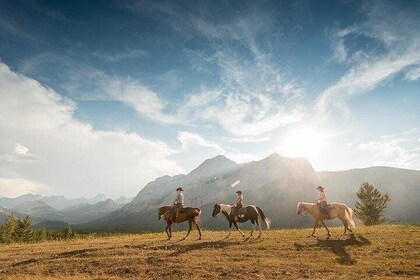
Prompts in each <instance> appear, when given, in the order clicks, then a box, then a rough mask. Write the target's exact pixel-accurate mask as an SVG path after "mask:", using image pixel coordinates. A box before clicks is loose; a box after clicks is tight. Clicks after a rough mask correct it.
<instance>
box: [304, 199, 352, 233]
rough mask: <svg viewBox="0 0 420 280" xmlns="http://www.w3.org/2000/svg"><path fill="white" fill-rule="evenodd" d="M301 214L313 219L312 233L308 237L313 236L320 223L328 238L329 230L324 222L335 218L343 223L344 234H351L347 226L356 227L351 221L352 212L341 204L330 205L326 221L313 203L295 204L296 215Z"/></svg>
mask: <svg viewBox="0 0 420 280" xmlns="http://www.w3.org/2000/svg"><path fill="white" fill-rule="evenodd" d="M302 212H306V213H308V214H311V215H312V216H313V217H314V219H315V223H314V230H313V231H312V234H311V235H310V236H315V230H316V227H317V226H318V225H319V223H321V224H322V225H323V226H324V227H325V229H326V230H327V233H328V236H331V234H330V231H329V229H328V228H327V226H326V225H325V223H324V220H333V219H335V218H338V219H340V220H341V221H342V222H343V225H344V234H346V233H347V230H349V231H350V232H352V230H351V229H350V228H349V224H350V226H351V227H353V228H354V227H356V225H355V224H354V221H353V218H352V216H353V210H351V208H350V207H347V206H346V205H345V204H342V203H331V204H330V208H329V219H326V218H325V217H324V215H323V214H322V212H321V209H320V208H319V206H318V205H317V204H315V203H307V202H299V203H298V204H297V211H296V213H297V214H299V215H300V214H302Z"/></svg>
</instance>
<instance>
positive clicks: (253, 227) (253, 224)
mask: <svg viewBox="0 0 420 280" xmlns="http://www.w3.org/2000/svg"><path fill="white" fill-rule="evenodd" d="M251 223H252V229H251V236H252V234H253V233H254V229H255V222H254V220H251Z"/></svg>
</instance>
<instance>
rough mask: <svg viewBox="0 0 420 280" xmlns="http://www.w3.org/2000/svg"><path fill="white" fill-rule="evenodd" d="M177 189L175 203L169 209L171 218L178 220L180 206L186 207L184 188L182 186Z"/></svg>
mask: <svg viewBox="0 0 420 280" xmlns="http://www.w3.org/2000/svg"><path fill="white" fill-rule="evenodd" d="M176 191H177V194H176V197H175V200H174V203H173V205H172V207H171V209H169V211H170V213H171V220H172V221H175V220H176V211H177V210H178V209H179V208H183V207H184V194H183V193H182V192H183V191H184V190H183V189H182V188H177V189H176Z"/></svg>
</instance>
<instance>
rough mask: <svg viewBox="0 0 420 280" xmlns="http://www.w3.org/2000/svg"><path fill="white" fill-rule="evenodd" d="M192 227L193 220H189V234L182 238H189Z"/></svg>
mask: <svg viewBox="0 0 420 280" xmlns="http://www.w3.org/2000/svg"><path fill="white" fill-rule="evenodd" d="M191 229H192V221H191V220H188V232H187V235H185V237H184V238H182V240H185V239H187V238H188V235H190V232H191Z"/></svg>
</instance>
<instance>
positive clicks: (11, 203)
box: [0, 193, 42, 209]
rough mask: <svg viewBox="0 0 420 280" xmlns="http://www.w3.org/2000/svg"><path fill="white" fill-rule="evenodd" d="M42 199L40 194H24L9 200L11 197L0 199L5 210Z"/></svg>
mask: <svg viewBox="0 0 420 280" xmlns="http://www.w3.org/2000/svg"><path fill="white" fill-rule="evenodd" d="M40 198H42V196H41V195H38V194H31V193H28V194H24V195H21V196H18V197H15V198H9V197H0V206H1V207H4V208H8V209H11V208H13V207H15V206H17V205H18V204H20V203H22V202H25V201H34V200H38V199H40Z"/></svg>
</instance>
